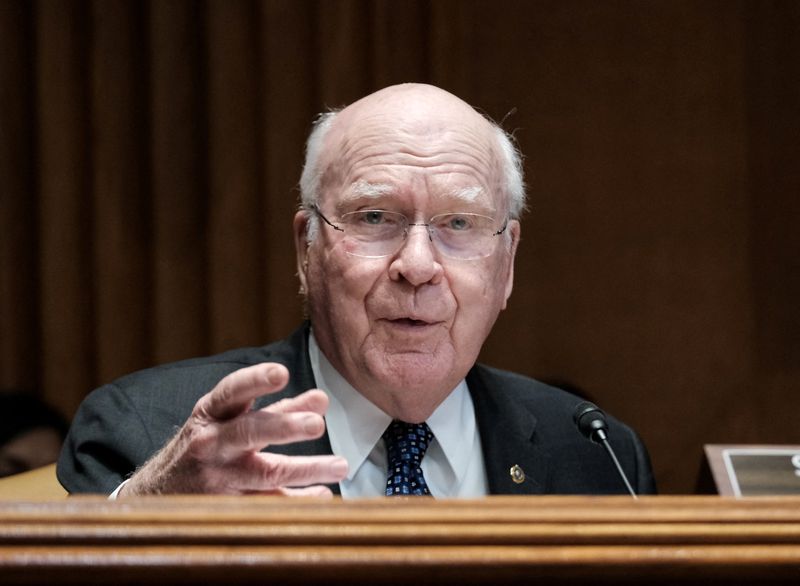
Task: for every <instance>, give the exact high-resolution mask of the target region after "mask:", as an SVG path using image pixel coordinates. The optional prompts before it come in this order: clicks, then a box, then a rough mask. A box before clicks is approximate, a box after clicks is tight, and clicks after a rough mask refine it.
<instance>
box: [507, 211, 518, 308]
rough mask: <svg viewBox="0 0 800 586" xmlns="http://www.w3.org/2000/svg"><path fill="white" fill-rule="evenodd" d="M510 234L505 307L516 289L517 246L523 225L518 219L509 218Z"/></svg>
mask: <svg viewBox="0 0 800 586" xmlns="http://www.w3.org/2000/svg"><path fill="white" fill-rule="evenodd" d="M506 229H507V230H508V234H509V236H510V237H511V242H510V243H509V245H508V246H509V252H508V254H509V256H510V258H509V260H508V274H507V275H506V291H505V298H504V299H503V309H505V308H506V305H507V304H508V298H509V297H511V291H512V290H513V289H514V259H515V258H516V256H517V246H519V237H520V232H521V230H522V227H521V226H520V225H519V222H518V221H517V220H509V222H508V227H507V228H506Z"/></svg>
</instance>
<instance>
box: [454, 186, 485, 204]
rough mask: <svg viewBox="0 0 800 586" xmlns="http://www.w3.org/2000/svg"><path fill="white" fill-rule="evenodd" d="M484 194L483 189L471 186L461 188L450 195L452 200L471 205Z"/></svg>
mask: <svg viewBox="0 0 800 586" xmlns="http://www.w3.org/2000/svg"><path fill="white" fill-rule="evenodd" d="M483 192H484V189H483V187H481V186H479V185H473V186H471V187H462V188H461V189H456V190H454V191H452V192H451V193H450V195H451V197H453V198H454V199H458V200H461V201H463V202H466V203H473V202H474V201H475V200H476V199H478V197H479V196H480V195H481V194H482V193H483Z"/></svg>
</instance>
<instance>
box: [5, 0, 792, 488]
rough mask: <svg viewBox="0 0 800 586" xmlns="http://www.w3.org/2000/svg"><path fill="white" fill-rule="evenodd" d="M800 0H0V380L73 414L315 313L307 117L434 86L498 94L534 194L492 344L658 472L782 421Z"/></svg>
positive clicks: (681, 473)
mask: <svg viewBox="0 0 800 586" xmlns="http://www.w3.org/2000/svg"><path fill="white" fill-rule="evenodd" d="M798 33H800V3H797V2H793V1H791V0H787V1H767V0H765V1H753V2H748V1H744V0H742V1H738V2H737V1H724V0H719V1H711V0H708V1H700V2H698V1H695V0H677V1H674V0H652V1H647V2H640V1H638V0H617V1H610V2H595V1H590V0H576V1H569V0H568V1H562V0H559V1H544V0H541V1H524V0H515V1H507V2H493V1H485V0H481V1H473V2H470V1H467V0H464V1H457V0H453V1H446V0H436V1H421V0H418V1H413V0H403V1H390V0H375V1H357V0H332V1H324V0H319V1H299V0H275V1H265V2H256V1H251V0H238V1H237V0H218V1H217V0H207V1H205V2H203V1H190V0H152V1H150V2H133V1H113V0H112V1H109V0H97V1H85V2H82V1H73V2H59V1H55V0H53V1H49V0H41V1H38V2H31V1H29V0H5V1H4V2H2V3H0V259H1V260H2V265H1V266H0V320H1V321H0V386H2V387H3V388H4V389H10V388H26V389H30V391H31V392H38V393H40V394H41V395H42V396H43V397H44V398H45V399H46V400H47V401H48V402H50V403H52V404H54V405H55V406H57V407H58V408H59V409H60V410H61V411H62V412H63V413H64V414H65V415H67V416H69V415H71V414H72V413H73V412H74V410H75V409H76V407H77V405H78V403H79V402H80V401H81V399H82V398H83V397H84V396H85V394H86V393H87V392H88V391H90V390H91V389H92V388H93V387H95V386H97V385H98V384H101V383H102V382H106V381H109V380H112V379H113V378H115V377H117V376H119V375H122V374H124V373H126V372H129V371H132V370H135V369H139V368H144V367H147V366H150V365H153V364H157V363H162V362H167V361H172V360H177V359H180V358H184V357H190V356H196V355H202V354H208V353H211V352H217V351H221V350H224V349H227V348H231V347H235V346H241V345H260V344H263V343H265V342H268V341H271V340H274V339H276V338H279V337H281V336H283V335H285V334H287V333H288V332H289V331H291V330H292V329H293V327H294V326H295V325H296V324H297V323H298V322H299V320H300V319H301V317H302V314H301V304H300V300H299V298H298V295H297V283H296V279H295V277H294V260H293V249H292V241H291V231H290V225H291V217H292V215H293V212H294V210H295V208H296V205H297V203H296V202H297V189H296V183H297V178H298V177H299V172H300V165H301V161H302V154H303V143H304V140H305V136H306V134H307V132H308V130H309V127H310V123H311V120H312V119H313V117H314V115H315V113H317V112H319V111H321V110H323V109H324V108H325V107H329V106H341V105H344V104H347V103H349V102H351V101H353V100H355V99H357V98H358V97H360V96H362V95H364V94H366V93H368V92H370V91H372V90H374V89H377V88H379V87H383V86H385V85H389V84H392V83H398V82H402V81H421V82H430V83H435V84H437V85H439V86H442V87H444V88H446V89H448V90H450V91H453V92H454V93H456V94H458V95H460V96H462V97H463V98H465V99H466V100H467V101H469V102H471V103H473V104H475V105H477V106H479V107H481V108H482V109H483V110H484V111H485V112H486V113H487V114H489V115H491V116H492V117H494V118H495V119H503V118H505V117H506V116H507V115H508V118H507V120H506V126H507V127H508V128H509V129H516V134H517V136H518V138H519V141H520V143H521V146H522V149H523V151H524V152H525V154H526V155H527V172H528V176H529V184H530V192H531V204H532V205H531V212H530V213H529V214H528V216H527V217H526V218H525V221H524V223H523V243H522V247H521V250H520V254H519V257H518V263H517V267H516V271H517V277H516V288H515V293H514V296H513V297H512V301H511V305H510V307H509V309H508V310H507V311H506V312H505V313H504V314H503V316H502V317H501V320H500V322H499V323H498V325H497V327H496V329H495V332H494V333H493V335H492V337H491V338H490V340H489V342H488V344H487V346H486V349H485V352H484V356H483V360H484V361H486V362H489V363H492V364H495V365H497V366H500V367H505V368H511V369H514V370H517V371H520V372H522V373H524V374H528V375H531V376H537V377H539V378H544V379H547V380H551V381H556V382H559V383H560V384H564V385H570V386H574V387H578V388H579V389H580V390H582V391H584V392H586V393H588V394H589V395H590V396H591V397H592V398H593V399H595V400H596V401H597V402H599V403H600V404H601V405H602V406H603V407H605V408H606V409H607V410H608V411H611V412H612V413H614V414H616V415H619V416H620V417H622V418H624V419H626V420H627V421H629V422H630V423H632V424H633V425H634V427H636V428H638V429H639V430H640V432H641V433H642V435H643V436H644V438H645V440H646V441H647V443H648V444H649V445H650V447H651V451H652V456H653V459H654V462H655V465H656V472H657V475H658V477H659V480H660V483H661V486H662V488H663V489H664V490H665V491H667V492H687V491H690V490H691V489H692V483H693V480H694V475H695V472H696V469H697V466H698V464H699V462H700V458H701V446H702V444H703V443H711V442H730V443H733V442H785V443H788V442H794V443H797V442H798V441H800V436H798V435H797V431H796V429H797V425H796V416H795V415H793V413H794V412H795V410H796V409H797V407H798V399H797V398H796V397H797V389H798V384H799V383H800V310H799V309H798V303H797V299H800V277H799V275H800V267H798V258H800V254H799V253H800V249H799V248H800V247H798V244H800V241H799V239H798V236H797V232H798V231H797V228H796V225H797V220H798V218H800V214H798V200H800V197H799V194H800V177H799V176H798V169H800V165H798V164H797V163H796V160H795V159H796V158H797V153H798V152H800V149H799V148H798V146H800V145H798V137H800V95H799V93H800V82H798V80H799V79H800V66H799V65H798V62H800V60H798V59H797V55H800V46H798V45H799V44H800V41H798V39H800V35H799V34H798Z"/></svg>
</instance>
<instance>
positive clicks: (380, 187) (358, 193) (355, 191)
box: [342, 179, 394, 200]
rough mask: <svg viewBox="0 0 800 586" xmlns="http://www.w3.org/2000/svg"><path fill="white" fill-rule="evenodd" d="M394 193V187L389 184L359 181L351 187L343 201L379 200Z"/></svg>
mask: <svg viewBox="0 0 800 586" xmlns="http://www.w3.org/2000/svg"><path fill="white" fill-rule="evenodd" d="M393 191H394V186H393V185H389V184H388V183H370V182H369V181H365V180H363V179H359V180H358V181H356V182H355V183H353V184H352V185H351V186H350V189H348V190H347V191H346V193H345V194H344V197H343V198H342V199H343V200H352V199H361V198H367V199H373V198H374V199H377V198H379V197H383V196H385V195H389V194H390V193H392V192H393Z"/></svg>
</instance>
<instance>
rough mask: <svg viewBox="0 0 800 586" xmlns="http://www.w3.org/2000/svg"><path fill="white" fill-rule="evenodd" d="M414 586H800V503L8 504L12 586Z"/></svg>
mask: <svg viewBox="0 0 800 586" xmlns="http://www.w3.org/2000/svg"><path fill="white" fill-rule="evenodd" d="M400 581H405V582H406V583H407V584H425V583H450V584H481V583H482V584H510V583H527V584H534V583H569V584H590V583H591V584H640V583H641V584H645V583H647V584H703V585H708V584H714V583H718V584H765V583H771V584H787V585H788V584H793V585H797V584H800V498H797V497H776V498H764V499H745V500H733V499H724V498H720V497H649V498H648V497H645V498H642V499H640V500H639V501H637V502H634V501H632V500H630V499H628V498H627V497H610V498H606V497H490V498H488V499H486V500H481V501H434V500H430V499H411V500H403V501H388V500H384V499H380V500H369V501H358V502H354V501H342V500H332V501H319V500H295V499H281V498H265V497H247V498H229V497H222V498H220V497H153V498H143V499H134V500H126V501H119V502H109V501H106V500H105V499H103V498H87V497H77V498H70V499H67V500H61V501H50V502H27V503H25V502H6V503H0V584H4V585H6V584H91V583H101V582H104V583H113V584H141V583H150V584H154V585H155V584H223V583H224V584H249V583H252V584H256V583H257V584H286V583H290V584H303V583H307V584H323V583H324V584H358V583H362V584H391V583H395V582H400ZM542 581H543V582H542Z"/></svg>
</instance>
